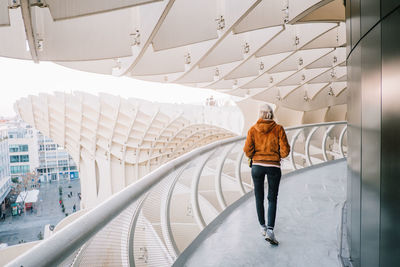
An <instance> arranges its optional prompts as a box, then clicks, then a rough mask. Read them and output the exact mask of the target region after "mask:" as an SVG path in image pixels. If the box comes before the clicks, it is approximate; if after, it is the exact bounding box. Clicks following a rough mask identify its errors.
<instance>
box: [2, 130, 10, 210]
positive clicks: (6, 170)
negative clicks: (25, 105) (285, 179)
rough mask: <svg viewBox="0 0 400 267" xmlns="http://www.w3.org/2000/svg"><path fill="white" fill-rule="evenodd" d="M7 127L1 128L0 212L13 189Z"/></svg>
mask: <svg viewBox="0 0 400 267" xmlns="http://www.w3.org/2000/svg"><path fill="white" fill-rule="evenodd" d="M8 149H9V148H8V136H7V128H5V127H2V128H0V213H1V210H2V203H3V201H4V199H5V198H6V196H7V194H8V193H9V192H10V189H11V176H10V165H9V153H8Z"/></svg>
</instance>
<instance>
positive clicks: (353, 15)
mask: <svg viewBox="0 0 400 267" xmlns="http://www.w3.org/2000/svg"><path fill="white" fill-rule="evenodd" d="M360 1H361V0H351V1H350V23H351V48H354V47H355V45H356V44H357V42H358V41H359V40H360V38H361V18H360Z"/></svg>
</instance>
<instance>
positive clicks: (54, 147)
mask: <svg viewBox="0 0 400 267" xmlns="http://www.w3.org/2000/svg"><path fill="white" fill-rule="evenodd" d="M56 149H57V147H56V144H47V145H46V151H49V150H56Z"/></svg>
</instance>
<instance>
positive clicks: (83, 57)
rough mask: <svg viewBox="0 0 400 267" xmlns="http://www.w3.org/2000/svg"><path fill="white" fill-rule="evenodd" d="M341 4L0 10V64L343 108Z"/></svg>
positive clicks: (77, 0)
mask: <svg viewBox="0 0 400 267" xmlns="http://www.w3.org/2000/svg"><path fill="white" fill-rule="evenodd" d="M344 20H345V10H344V4H343V0H322V1H321V0H301V1H300V0H164V1H161V0H113V1H109V0H69V1H58V0H9V1H5V0H4V1H0V40H2V41H1V42H0V56H3V57H12V58H19V59H27V60H33V61H34V62H40V61H52V62H55V63H57V64H60V65H63V66H66V67H69V68H73V69H78V70H83V71H88V72H95V73H101V74H110V75H114V76H128V77H132V78H135V79H141V80H147V81H154V82H163V83H176V84H182V85H187V86H194V87H200V88H210V89H214V90H216V91H219V92H224V93H227V94H230V95H235V96H239V97H243V98H244V99H255V100H260V101H267V102H272V103H275V104H277V105H278V106H283V107H286V108H290V109H294V110H299V111H311V110H316V109H321V108H325V107H329V106H335V105H341V104H345V103H346V88H347V83H346V63H345V62H346V56H345V45H346V30H345V24H344Z"/></svg>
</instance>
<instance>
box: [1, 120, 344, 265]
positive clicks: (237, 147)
mask: <svg viewBox="0 0 400 267" xmlns="http://www.w3.org/2000/svg"><path fill="white" fill-rule="evenodd" d="M346 129H347V126H346V122H329V123H318V124H309V125H302V126H297V127H288V128H285V130H286V133H287V135H288V138H289V140H290V144H291V148H292V149H291V152H290V155H289V157H288V158H287V159H284V160H283V161H282V170H283V172H284V173H287V172H290V171H295V170H297V169H300V168H304V167H307V166H310V165H313V164H318V163H320V162H324V161H327V160H332V159H338V158H342V157H344V156H345V155H346V149H345V148H346V145H345V144H344V142H345V132H346ZM244 139H245V137H244V136H239V137H234V138H230V139H226V140H222V141H218V142H215V143H212V144H209V145H206V146H204V147H201V148H198V149H196V150H193V151H191V152H189V153H187V154H185V155H183V156H181V157H179V158H176V159H174V160H172V161H170V162H168V163H166V164H164V165H163V166H161V167H159V168H158V169H156V170H155V171H153V172H152V173H150V174H148V175H146V176H145V177H143V178H142V179H141V180H139V181H138V182H136V183H134V184H131V185H129V186H128V187H126V188H125V189H123V190H122V191H120V192H119V193H117V194H115V195H113V196H112V197H110V198H109V199H107V200H106V201H104V202H103V203H101V204H100V205H98V206H97V207H96V208H94V209H92V210H90V211H89V212H87V213H86V214H85V215H83V216H82V217H80V218H78V219H77V220H75V221H74V222H72V223H71V224H69V225H68V226H66V227H65V228H63V229H61V230H60V231H59V232H56V233H55V234H53V235H52V236H51V237H50V238H48V239H46V240H44V241H42V242H41V243H39V244H38V245H37V246H35V247H34V248H32V249H31V250H29V251H27V252H26V253H24V254H23V255H21V256H19V257H18V258H16V259H15V260H13V261H12V262H10V263H9V264H8V265H7V266H25V267H26V266H56V265H60V266H95V265H103V266H104V265H105V266H170V265H172V264H173V262H174V261H175V259H176V258H177V257H178V256H179V255H180V253H181V252H182V251H183V250H184V249H185V248H186V247H187V246H188V245H189V244H190V243H191V242H192V241H193V240H194V238H195V237H196V236H197V235H198V233H200V231H201V230H202V229H204V227H205V226H206V225H207V224H209V223H210V222H211V221H212V220H213V219H214V218H215V217H216V216H218V214H219V213H220V212H222V211H223V210H224V209H225V208H226V207H227V206H229V205H230V204H232V203H233V202H234V201H236V200H237V199H239V198H240V197H241V196H242V195H244V194H245V193H246V192H249V191H250V190H252V182H251V175H250V169H249V168H248V167H247V161H246V162H245V161H244V155H243V151H242V147H243V143H244Z"/></svg>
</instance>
